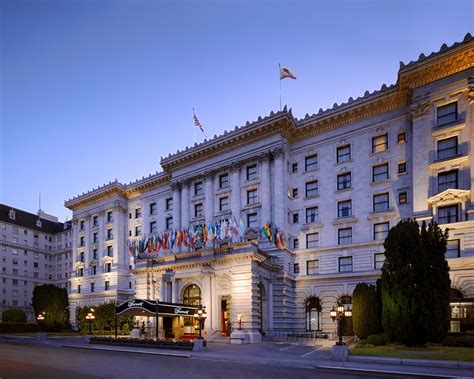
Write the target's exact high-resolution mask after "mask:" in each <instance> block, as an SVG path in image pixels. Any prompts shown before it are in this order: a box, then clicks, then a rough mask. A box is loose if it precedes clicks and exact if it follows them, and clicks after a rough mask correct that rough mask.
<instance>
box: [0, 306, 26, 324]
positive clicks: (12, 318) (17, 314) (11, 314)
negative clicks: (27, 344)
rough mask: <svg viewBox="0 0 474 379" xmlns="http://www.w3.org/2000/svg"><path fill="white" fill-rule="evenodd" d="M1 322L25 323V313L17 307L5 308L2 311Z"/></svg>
mask: <svg viewBox="0 0 474 379" xmlns="http://www.w3.org/2000/svg"><path fill="white" fill-rule="evenodd" d="M2 322H5V323H18V324H26V314H25V312H24V311H23V310H22V309H19V308H11V309H7V310H5V311H3V313H2Z"/></svg>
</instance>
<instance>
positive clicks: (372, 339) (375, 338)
mask: <svg viewBox="0 0 474 379" xmlns="http://www.w3.org/2000/svg"><path fill="white" fill-rule="evenodd" d="M367 343H369V344H371V345H374V346H380V345H382V344H383V343H382V338H381V337H380V336H379V335H378V334H372V335H370V336H368V337H367Z"/></svg>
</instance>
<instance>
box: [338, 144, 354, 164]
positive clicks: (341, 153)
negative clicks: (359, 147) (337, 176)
mask: <svg viewBox="0 0 474 379" xmlns="http://www.w3.org/2000/svg"><path fill="white" fill-rule="evenodd" d="M350 160H351V145H346V146H341V147H338V148H337V163H342V162H347V161H350Z"/></svg>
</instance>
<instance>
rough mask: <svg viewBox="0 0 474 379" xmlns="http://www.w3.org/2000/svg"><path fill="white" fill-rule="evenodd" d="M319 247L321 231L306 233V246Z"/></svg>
mask: <svg viewBox="0 0 474 379" xmlns="http://www.w3.org/2000/svg"><path fill="white" fill-rule="evenodd" d="M318 247H319V233H308V234H306V248H307V249H315V248H318Z"/></svg>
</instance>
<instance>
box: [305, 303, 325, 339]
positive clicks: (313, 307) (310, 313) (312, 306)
mask: <svg viewBox="0 0 474 379" xmlns="http://www.w3.org/2000/svg"><path fill="white" fill-rule="evenodd" d="M321 311H322V307H321V303H320V301H319V299H318V298H317V297H310V298H309V299H308V300H307V301H306V330H308V331H316V330H321Z"/></svg>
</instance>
